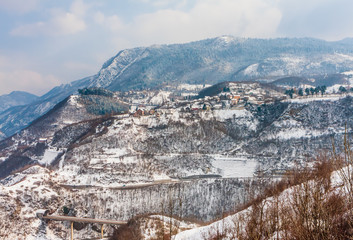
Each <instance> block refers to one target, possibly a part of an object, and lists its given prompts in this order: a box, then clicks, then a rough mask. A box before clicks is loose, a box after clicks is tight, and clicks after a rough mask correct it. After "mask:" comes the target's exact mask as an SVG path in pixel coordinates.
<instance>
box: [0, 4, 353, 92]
mask: <svg viewBox="0 0 353 240" xmlns="http://www.w3.org/2000/svg"><path fill="white" fill-rule="evenodd" d="M352 9H353V1H352V0H73V1H72V0H71V1H69V0H0V86H1V88H0V95H1V94H7V93H10V92H11V91H14V90H21V91H28V92H31V93H34V94H37V95H42V94H44V93H45V92H47V91H48V90H50V89H51V88H52V87H54V86H57V85H60V84H62V83H68V82H71V81H73V80H77V79H80V78H83V77H86V76H90V75H93V74H95V73H97V72H98V70H99V69H100V67H101V66H102V64H103V63H104V62H105V61H106V60H108V59H109V58H110V57H112V56H113V55H115V54H116V53H117V52H118V51H119V50H121V49H125V48H132V47H137V46H149V45H153V44H166V43H182V42H189V41H195V40H201V39H205V38H211V37H217V36H221V35H233V36H236V37H257V38H274V37H315V38H321V39H325V40H330V41H333V40H340V39H343V38H347V37H353V14H352Z"/></svg>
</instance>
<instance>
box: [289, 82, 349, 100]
mask: <svg viewBox="0 0 353 240" xmlns="http://www.w3.org/2000/svg"><path fill="white" fill-rule="evenodd" d="M340 86H341V85H340ZM344 97H346V95H325V96H318V97H316V96H314V97H305V98H295V99H286V100H283V102H290V103H309V102H315V101H338V100H340V99H341V98H344Z"/></svg>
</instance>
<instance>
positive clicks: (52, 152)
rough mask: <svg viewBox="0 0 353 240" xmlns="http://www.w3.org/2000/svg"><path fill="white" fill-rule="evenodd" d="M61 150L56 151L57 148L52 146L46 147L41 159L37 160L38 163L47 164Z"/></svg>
mask: <svg viewBox="0 0 353 240" xmlns="http://www.w3.org/2000/svg"><path fill="white" fill-rule="evenodd" d="M61 152H62V151H58V150H56V149H54V148H49V149H46V150H45V152H44V155H43V158H42V159H41V160H39V161H38V162H39V163H40V164H45V165H49V164H51V163H52V162H53V161H54V160H55V158H56V157H57V156H58V154H59V153H61Z"/></svg>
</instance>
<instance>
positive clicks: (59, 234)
mask: <svg viewBox="0 0 353 240" xmlns="http://www.w3.org/2000/svg"><path fill="white" fill-rule="evenodd" d="M222 86H223V85H222ZM262 86H263V84H259V83H243V82H242V83H236V82H233V83H227V84H226V85H224V87H223V88H224V91H222V92H220V93H217V94H216V95H215V96H211V97H210V96H205V97H204V98H201V99H188V98H184V97H182V96H179V99H177V98H176V97H177V96H176V95H173V94H172V93H168V92H165V91H159V92H158V91H157V92H155V91H141V92H127V93H114V94H113V95H111V96H105V95H103V96H102V95H84V94H80V95H73V96H70V97H68V98H67V99H65V100H64V101H62V102H61V103H60V104H58V105H56V106H55V107H54V108H53V109H52V110H51V111H49V112H48V113H47V114H46V115H44V116H43V117H41V118H39V119H38V120H37V121H35V122H33V123H32V124H31V125H30V126H29V127H28V128H26V129H24V130H22V131H21V132H20V133H18V134H16V135H14V136H13V137H11V138H8V139H6V140H4V141H1V142H0V154H1V155H0V157H1V158H0V159H1V163H0V173H1V177H2V178H3V179H2V180H1V184H0V190H1V193H2V194H1V195H0V203H1V204H0V206H6V209H5V210H4V211H1V214H2V215H1V219H9V220H6V221H0V224H1V225H0V226H2V227H1V228H0V229H1V230H0V236H5V237H8V238H11V237H13V234H14V233H13V232H12V231H11V230H9V229H11V228H9V224H10V225H16V226H21V230H20V231H18V232H16V234H17V236H25V235H28V236H31V237H33V238H35V237H37V236H39V235H44V236H46V237H47V238H50V239H65V238H66V237H67V234H68V228H67V227H68V226H66V225H65V224H62V223H50V224H46V223H44V222H41V221H40V220H39V219H37V218H35V210H36V209H43V208H44V209H49V210H50V212H51V213H55V214H60V215H61V214H64V212H65V211H63V209H69V210H70V211H69V212H71V213H72V214H74V215H77V216H82V217H96V218H108V219H120V220H128V219H130V218H131V217H132V216H135V215H139V214H146V213H156V212H157V213H163V212H168V211H170V209H173V211H174V213H175V214H176V215H179V216H183V217H194V218H196V219H198V220H205V221H208V220H211V219H214V218H217V217H220V216H222V213H224V212H229V211H232V210H234V209H235V208H236V207H239V206H240V205H241V204H243V203H245V202H246V200H247V199H248V197H249V192H248V191H247V190H246V189H249V188H250V187H253V186H249V180H248V179H249V178H252V177H253V174H255V173H258V174H263V175H268V176H272V175H273V174H280V172H281V171H283V170H284V169H285V168H287V167H289V166H291V165H292V164H294V162H295V163H296V164H300V163H302V162H304V161H306V160H307V159H310V157H312V156H315V155H316V154H317V153H318V152H317V151H318V150H321V149H330V148H331V146H332V142H331V141H332V138H333V139H336V140H338V141H340V140H342V139H343V137H342V136H343V134H344V132H345V131H347V132H348V133H349V134H351V133H352V125H353V122H352V119H353V118H352V114H353V109H352V106H353V104H352V103H353V99H352V97H350V96H347V97H346V96H344V95H341V96H326V97H321V96H314V97H306V98H300V99H293V100H291V99H287V100H282V101H280V99H282V97H283V94H282V93H280V92H277V91H276V90H275V89H268V88H267V87H266V88H265V87H264V88H263V87H262ZM245 91H246V92H247V93H246V94H245V93H244V92H245ZM237 94H244V96H242V98H241V99H244V101H242V100H241V99H240V100H239V101H238V98H234V97H237V96H238V95H237ZM248 96H249V97H248ZM158 99H162V100H161V101H159V100H158ZM266 99H271V102H267V103H264V102H265V101H266ZM114 103H116V104H117V105H115V104H114ZM125 103H130V104H131V105H135V104H136V105H137V106H138V107H139V109H138V110H134V111H132V112H131V113H126V112H125V111H124V113H121V112H111V114H105V115H100V114H102V113H105V111H101V108H97V106H103V107H104V108H103V109H111V106H121V105H124V104H125ZM142 103H143V104H142ZM156 103H159V105H157V106H156V105H154V104H156ZM231 104H233V105H231ZM92 106H95V108H93V107H92ZM152 106H153V107H152ZM346 126H347V128H346ZM254 187H255V186H254ZM5 203H6V204H5ZM13 216H15V217H13ZM108 231H111V229H110V230H109V229H108ZM79 234H80V236H81V235H82V236H92V237H93V235H94V232H93V233H92V232H91V231H90V228H89V227H87V226H83V228H82V231H80V232H79ZM92 234H93V235H92Z"/></svg>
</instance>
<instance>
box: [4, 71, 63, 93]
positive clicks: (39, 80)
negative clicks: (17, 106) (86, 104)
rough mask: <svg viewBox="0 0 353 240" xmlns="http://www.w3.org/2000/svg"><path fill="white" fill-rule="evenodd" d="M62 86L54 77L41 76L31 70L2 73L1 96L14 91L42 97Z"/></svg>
mask: <svg viewBox="0 0 353 240" xmlns="http://www.w3.org/2000/svg"><path fill="white" fill-rule="evenodd" d="M59 84H60V80H59V79H57V78H56V77H55V76H53V75H41V74H40V73H38V72H35V71H31V70H15V71H10V72H4V71H0V85H1V90H0V95H2V94H7V93H10V92H12V91H15V90H16V91H29V92H31V93H34V94H37V95H41V94H44V93H45V92H47V91H48V90H50V89H51V88H53V87H54V86H57V85H59Z"/></svg>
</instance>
